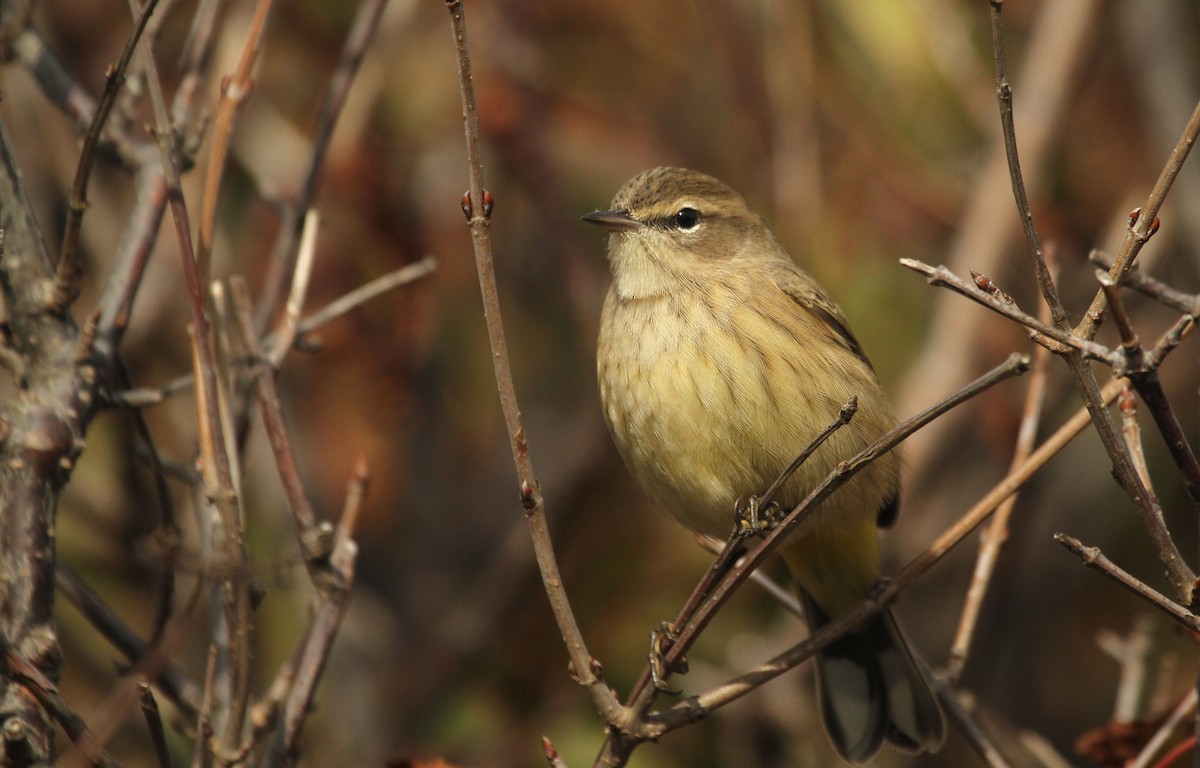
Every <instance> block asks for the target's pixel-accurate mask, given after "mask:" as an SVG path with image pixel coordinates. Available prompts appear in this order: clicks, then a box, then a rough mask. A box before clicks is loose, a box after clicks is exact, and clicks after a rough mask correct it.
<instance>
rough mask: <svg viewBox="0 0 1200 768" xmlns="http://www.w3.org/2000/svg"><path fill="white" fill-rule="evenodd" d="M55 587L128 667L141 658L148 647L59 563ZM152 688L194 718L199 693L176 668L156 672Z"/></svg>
mask: <svg viewBox="0 0 1200 768" xmlns="http://www.w3.org/2000/svg"><path fill="white" fill-rule="evenodd" d="M55 583H56V584H57V586H58V589H59V591H60V592H62V594H63V596H64V597H66V598H67V600H68V601H70V602H71V604H72V605H74V606H75V607H76V608H77V609H79V612H80V613H82V614H83V616H84V618H85V619H87V620H88V622H89V623H90V624H91V625H92V627H94V628H95V629H96V631H98V632H99V633H100V634H101V635H102V636H103V637H104V638H105V639H106V640H108V641H109V642H110V643H112V645H113V647H114V648H116V649H117V650H118V651H119V652H120V653H121V655H122V656H124V657H125V658H126V659H128V660H129V662H130V663H131V664H136V663H138V661H139V660H141V659H143V658H145V657H146V656H147V655H148V654H149V653H150V649H151V645H150V644H149V643H147V642H146V641H145V640H143V639H142V638H141V637H140V636H139V635H138V634H137V633H135V632H134V631H133V630H132V629H130V628H129V625H127V624H126V623H125V621H124V620H123V619H122V618H121V617H120V616H118V615H117V613H116V612H115V611H114V610H113V609H112V608H110V607H109V606H108V604H107V603H105V602H104V600H103V599H101V597H100V596H99V595H97V594H96V593H95V592H94V591H93V590H92V588H91V587H89V586H88V585H87V583H86V582H84V580H83V579H81V578H80V577H79V575H78V574H77V573H75V572H74V571H73V570H71V568H69V567H68V566H66V565H63V564H62V563H59V564H58V567H57V569H56V570H55ZM154 684H155V685H157V686H158V688H159V689H160V690H161V691H162V692H163V693H164V694H165V695H166V696H167V698H169V699H170V700H171V703H172V704H174V705H175V706H176V707H178V708H179V709H180V710H181V711H182V712H183V714H184V716H185V717H187V718H188V719H193V718H194V717H195V714H196V711H197V710H198V709H199V707H200V701H201V697H202V695H203V691H202V690H201V689H200V686H198V685H196V684H195V683H194V682H192V681H191V680H189V679H188V678H187V677H186V676H185V675H184V674H183V673H182V672H180V671H179V669H178V668H176V667H173V666H171V665H169V664H166V665H163V666H162V668H161V669H159V670H157V674H156V676H155V677H154Z"/></svg>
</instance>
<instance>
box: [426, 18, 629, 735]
mask: <svg viewBox="0 0 1200 768" xmlns="http://www.w3.org/2000/svg"><path fill="white" fill-rule="evenodd" d="M446 10H447V11H449V13H450V26H451V31H452V33H453V35H454V49H455V53H456V55H457V61H458V84H459V92H460V94H461V96H462V107H463V128H464V131H465V134H466V146H467V168H468V174H469V179H470V188H469V190H468V192H467V195H466V199H465V201H464V203H465V205H464V210H465V211H466V213H467V220H468V225H469V227H470V231H471V243H472V246H473V248H474V251H475V266H476V272H478V275H479V288H480V293H481V294H482V298H483V307H484V319H485V321H486V324H487V331H488V340H489V342H490V343H491V348H492V364H493V366H494V368H495V374H496V386H497V389H498V390H499V394H500V409H501V411H503V413H504V423H505V426H506V427H507V430H508V438H509V441H510V445H511V447H512V454H513V463H514V465H515V466H516V470H517V479H518V482H519V486H520V498H521V505H522V506H523V507H524V509H525V520H526V522H527V523H528V525H529V532H530V535H531V537H532V539H533V548H534V555H535V557H536V559H537V563H538V569H539V570H540V572H541V575H542V584H543V585H544V587H545V590H546V596H547V597H548V598H549V601H550V608H551V610H552V611H553V612H554V618H555V621H557V622H558V628H559V631H560V632H561V633H562V636H563V641H564V643H565V644H566V646H567V654H568V656H569V657H570V659H571V664H572V666H573V667H574V670H575V675H576V680H577V681H578V682H579V684H580V685H583V686H584V687H586V688H587V690H588V693H589V694H590V695H591V697H592V702H593V704H595V706H596V708H597V709H598V710H599V711H600V713H601V714H602V715H603V717H604V719H605V720H606V721H608V722H610V723H615V724H618V725H619V726H620V725H623V724H625V723H626V722H628V720H629V713H628V711H627V710H626V709H625V708H624V707H622V706H621V704H620V702H618V701H617V699H616V697H615V696H614V695H613V693H612V691H611V690H610V689H609V687H608V685H607V684H606V683H605V682H604V680H603V679H602V678H601V677H600V675H599V674H598V671H597V669H596V668H595V666H594V665H593V664H592V657H591V655H590V654H589V653H588V650H587V646H586V644H585V643H584V640H583V634H582V633H581V632H580V630H579V624H578V622H577V621H576V619H575V614H574V613H573V612H572V611H571V604H570V601H569V600H568V598H567V593H566V590H565V589H564V588H563V582H562V576H561V574H560V573H559V569H558V561H557V559H556V557H555V554H554V547H553V545H552V542H551V541H550V532H549V529H548V527H547V523H546V510H545V506H544V503H543V499H542V492H541V489H540V488H539V486H538V481H537V475H536V474H534V471H533V461H532V459H531V458H530V456H529V446H528V444H527V443H526V439H525V428H524V426H523V425H522V423H521V411H520V407H519V405H518V404H517V393H516V388H515V386H514V385H513V378H512V368H511V364H510V363H509V358H508V343H507V341H506V340H505V338H504V323H503V321H502V320H501V317H500V297H499V292H498V291H497V289H496V272H495V268H494V266H493V263H492V240H491V213H492V197H491V194H490V193H487V192H485V191H484V188H483V162H482V159H481V156H480V152H479V117H478V111H477V109H476V106H475V81H474V78H473V76H472V74H471V55H470V51H469V50H468V47H467V25H466V14H465V10H464V7H463V3H462V0H447V2H446Z"/></svg>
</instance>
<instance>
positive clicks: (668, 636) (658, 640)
mask: <svg viewBox="0 0 1200 768" xmlns="http://www.w3.org/2000/svg"><path fill="white" fill-rule="evenodd" d="M677 637H678V635H676V634H675V628H674V627H672V626H671V625H670V623H669V622H666V621H664V622H663V623H662V624H660V625H659V626H658V628H657V629H655V630H654V631H653V632H651V633H650V653H649V654H648V655H647V659H648V660H649V662H650V680H651V682H652V683H654V687H655V688H656V689H657V690H659V691H662V692H663V693H665V694H667V695H669V696H678V695H679V694H681V693H683V691H682V689H680V690H676V689H673V688H670V687H668V686H667V675H668V674H669V673H672V672H673V673H676V674H680V675H682V674H685V673H686V672H687V671H688V663H687V659H686V658H683V659H679V660H678V661H676V662H674V663H671V664H669V663H667V660H666V653H667V649H669V648H670V647H671V644H672V643H674V642H675V640H676V639H677Z"/></svg>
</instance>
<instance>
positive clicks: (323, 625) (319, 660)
mask: <svg viewBox="0 0 1200 768" xmlns="http://www.w3.org/2000/svg"><path fill="white" fill-rule="evenodd" d="M247 309H248V308H247ZM245 322H246V324H247V325H248V326H249V325H250V323H251V321H250V318H249V315H248V313H247V316H246V320H245ZM369 481H370V470H369V468H368V467H367V462H366V460H365V459H363V458H359V460H358V462H357V463H356V464H355V468H354V476H353V477H352V478H351V479H350V483H349V486H348V488H347V489H346V504H345V507H344V509H343V511H342V517H341V520H340V521H339V523H338V528H337V533H336V535H335V536H334V540H333V544H334V547H333V552H332V554H331V555H330V557H329V562H330V565H331V566H332V567H333V568H334V569H335V570H336V573H337V579H336V583H335V582H334V581H333V580H330V581H329V582H327V584H326V585H325V588H324V589H323V590H322V597H321V601H320V604H319V605H318V606H317V610H316V613H315V614H314V616H313V619H312V622H311V623H310V625H309V630H308V633H307V635H306V637H305V640H304V645H303V650H302V651H301V653H300V659H299V661H298V663H297V664H296V669H295V677H294V680H293V682H292V687H291V689H290V690H289V691H288V695H287V697H286V699H284V701H283V711H282V717H281V719H280V721H279V725H278V727H277V728H276V732H275V738H274V739H273V740H272V742H271V746H270V747H269V748H268V750H267V753H266V755H264V757H263V760H262V763H261V765H262V768H277V767H278V766H285V765H291V764H292V763H293V762H294V760H295V757H296V755H297V752H298V749H299V745H298V743H297V742H298V740H299V738H300V730H301V727H302V726H303V725H304V719H305V717H306V716H307V715H308V710H309V707H310V706H311V705H312V698H313V693H314V692H315V691H316V687H317V682H318V681H319V680H320V679H321V673H322V672H323V671H324V669H325V663H326V662H327V661H328V659H329V651H330V649H331V648H332V647H333V639H334V637H335V636H336V635H337V630H338V627H339V626H340V625H341V621H342V615H343V613H344V612H345V608H346V601H347V599H348V598H349V596H350V587H351V586H352V585H353V584H354V563H355V559H356V557H357V555H358V545H357V544H355V542H354V538H353V536H354V526H355V524H356V523H357V521H358V513H359V510H360V509H361V507H362V500H363V495H364V494H365V493H366V488H367V484H368V482H369Z"/></svg>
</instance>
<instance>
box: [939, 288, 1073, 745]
mask: <svg viewBox="0 0 1200 768" xmlns="http://www.w3.org/2000/svg"><path fill="white" fill-rule="evenodd" d="M1042 307H1043V311H1046V305H1045V304H1043V305H1042ZM1049 360H1050V351H1049V350H1048V349H1046V348H1045V347H1038V348H1037V349H1036V350H1035V351H1034V355H1033V368H1032V371H1031V373H1030V374H1029V388H1028V389H1027V390H1026V392H1025V406H1024V409H1023V412H1022V414H1021V426H1020V428H1019V429H1018V431H1017V444H1016V446H1015V447H1014V449H1013V458H1012V462H1011V464H1010V466H1009V470H1010V471H1011V470H1012V469H1014V468H1016V467H1017V466H1019V465H1020V464H1021V463H1022V462H1024V461H1025V460H1026V459H1027V458H1029V454H1030V453H1031V452H1032V451H1033V447H1034V444H1035V442H1036V441H1037V431H1038V422H1039V420H1040V418H1041V414H1042V405H1043V403H1044V402H1045V399H1046V381H1047V376H1046V369H1047V367H1048V363H1049ZM1016 502H1017V497H1016V494H1013V495H1012V496H1010V497H1009V498H1007V499H1005V500H1004V503H1003V504H1001V505H1000V507H999V509H997V510H996V514H995V515H994V516H993V517H992V521H991V522H990V523H989V524H988V527H987V529H986V530H984V531H983V533H982V534H981V535H980V542H979V556H978V558H976V560H975V571H974V573H972V575H971V584H970V586H969V587H967V596H966V599H965V600H964V601H963V609H962V614H961V616H960V617H959V622H958V631H957V632H956V633H955V636H954V644H953V645H952V646H951V648H950V656H949V659H948V660H947V663H946V677H947V679H948V680H949V682H950V683H951V684H952V685H957V684H958V681H959V678H960V677H961V676H962V672H963V669H964V667H966V663H967V657H968V655H969V654H970V650H971V641H972V639H973V637H974V635H975V626H976V623H977V622H978V620H979V613H980V610H981V608H982V606H983V599H984V597H985V596H986V595H987V590H988V585H989V583H990V582H991V579H992V574H993V573H994V572H995V569H996V563H997V561H998V560H999V558H1000V548H1001V547H1002V546H1003V545H1004V542H1005V541H1007V539H1008V521H1009V518H1010V517H1011V516H1012V511H1013V508H1014V507H1015V506H1016ZM985 759H986V756H985Z"/></svg>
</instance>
